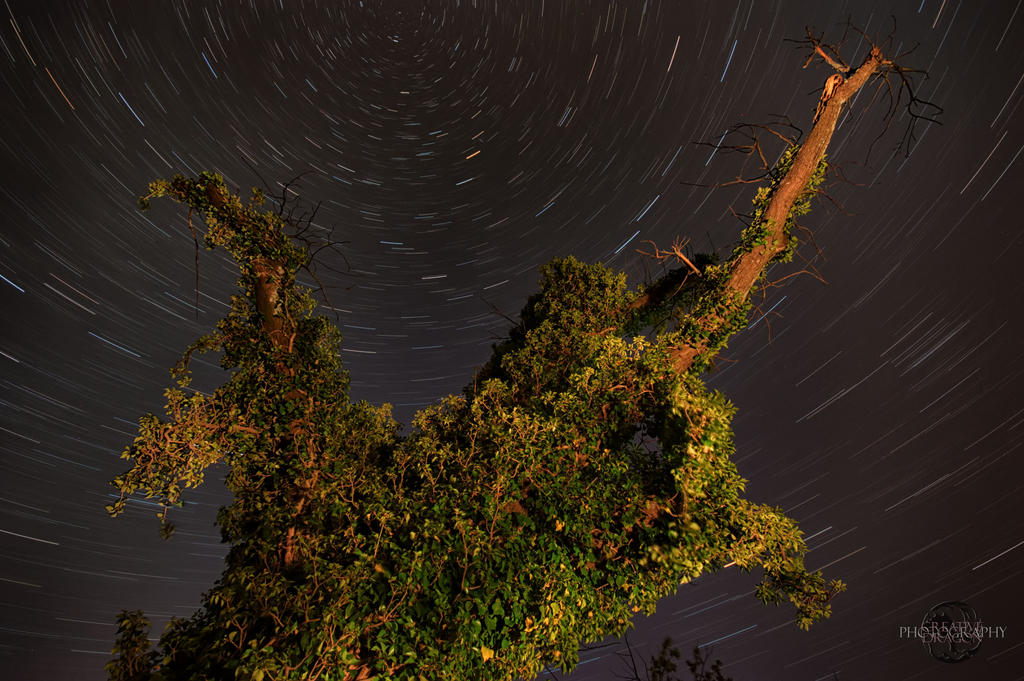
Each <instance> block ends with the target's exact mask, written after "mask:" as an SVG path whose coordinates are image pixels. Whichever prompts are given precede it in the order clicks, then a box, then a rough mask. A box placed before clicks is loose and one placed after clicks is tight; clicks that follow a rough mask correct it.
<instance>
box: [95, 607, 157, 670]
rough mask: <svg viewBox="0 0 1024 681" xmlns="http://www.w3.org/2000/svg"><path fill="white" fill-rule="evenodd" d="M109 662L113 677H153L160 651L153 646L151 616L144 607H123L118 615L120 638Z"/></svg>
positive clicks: (118, 633)
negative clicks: (151, 648) (148, 616)
mask: <svg viewBox="0 0 1024 681" xmlns="http://www.w3.org/2000/svg"><path fill="white" fill-rule="evenodd" d="M111 652H112V653H113V654H114V655H116V656H117V657H116V658H115V659H113V660H111V661H110V662H108V663H107V672H108V673H109V675H110V681H149V679H151V678H152V672H153V669H154V668H155V667H156V666H157V662H158V660H159V658H160V655H159V654H158V653H157V652H156V651H155V650H150V646H149V620H148V619H146V618H145V617H144V616H143V614H142V611H141V610H122V611H121V614H120V615H119V616H118V618H117V639H116V641H115V643H114V649H113V651H111Z"/></svg>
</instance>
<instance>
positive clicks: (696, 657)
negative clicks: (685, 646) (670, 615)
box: [619, 637, 732, 681]
mask: <svg viewBox="0 0 1024 681" xmlns="http://www.w3.org/2000/svg"><path fill="white" fill-rule="evenodd" d="M624 638H625V643H626V652H624V653H619V656H620V657H622V658H623V659H624V660H625V661H626V663H627V664H628V665H629V668H628V670H627V675H626V676H619V678H620V679H623V681H683V679H681V678H680V677H678V676H676V675H675V672H677V671H679V664H678V660H679V649H678V648H676V647H674V646H673V645H672V639H671V638H667V637H666V638H665V639H664V640H662V642H661V648H660V649H659V650H658V654H657V655H652V656H651V662H650V664H649V665H648V664H646V663H645V662H643V661H641V663H640V665H637V659H636V655H635V654H634V652H633V646H632V645H630V643H629V638H628V637H624ZM710 654H711V651H710V650H708V651H707V652H705V651H702V650H701V649H700V646H699V645H696V646H694V647H693V659H692V660H686V661H685V664H686V668H687V669H688V670H689V671H690V674H691V675H692V676H693V681H732V677H729V676H726V675H725V673H724V672H723V671H722V661H721V660H715V661H714V663H711V658H710V657H709V656H710ZM708 664H711V667H710V668H708ZM641 666H642V667H643V672H642V676H641V671H640V667H641Z"/></svg>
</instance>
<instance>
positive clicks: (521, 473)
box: [108, 42, 902, 681]
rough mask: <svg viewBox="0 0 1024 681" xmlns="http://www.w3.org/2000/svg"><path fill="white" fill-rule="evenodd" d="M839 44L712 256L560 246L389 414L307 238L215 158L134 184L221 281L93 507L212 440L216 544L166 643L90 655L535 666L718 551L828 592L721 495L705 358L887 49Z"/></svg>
mask: <svg viewBox="0 0 1024 681" xmlns="http://www.w3.org/2000/svg"><path fill="white" fill-rule="evenodd" d="M814 48H815V50H816V52H820V53H821V54H822V55H825V56H828V55H827V54H826V53H825V51H823V50H822V46H821V44H820V43H817V42H815V44H814ZM832 61H835V60H834V59H833V60H832ZM833 66H835V67H836V68H837V69H838V70H840V72H841V73H842V77H841V78H840V81H841V82H839V83H838V84H837V82H836V81H835V80H833V81H832V88H831V90H830V94H829V96H828V97H827V98H824V99H823V103H822V105H821V106H820V110H819V112H818V115H817V118H816V122H815V123H814V127H813V129H812V130H811V132H810V134H809V135H808V136H807V138H806V140H804V142H803V144H801V145H797V144H791V145H790V146H789V148H788V149H787V150H786V151H785V153H783V154H782V156H781V158H780V160H779V161H778V162H777V163H776V164H775V165H774V166H773V167H771V168H768V169H766V170H767V172H766V179H765V183H764V184H763V186H762V187H761V188H760V189H759V190H758V191H757V195H756V197H755V200H754V212H753V216H752V220H751V223H750V225H749V226H748V227H747V229H746V230H744V231H743V234H742V237H741V240H740V243H739V246H738V247H737V248H736V250H735V251H734V253H733V255H732V257H731V258H729V259H728V260H727V261H725V262H723V263H721V264H717V263H714V262H713V261H712V260H711V259H710V258H703V259H701V258H696V257H695V258H693V259H692V260H691V259H689V258H687V257H686V256H685V255H684V254H683V253H682V252H681V251H678V249H677V252H678V254H679V256H680V258H681V259H682V260H683V261H685V262H683V265H681V266H680V267H678V268H676V269H674V270H671V271H670V272H669V273H667V274H666V275H665V276H663V277H662V278H660V279H658V280H656V281H654V282H653V283H652V284H651V285H649V286H639V287H633V288H631V287H629V286H627V283H626V277H625V275H624V274H622V273H617V272H614V271H611V270H610V269H608V268H606V267H604V266H602V265H590V264H584V263H581V262H579V261H577V260H575V259H574V258H572V257H568V258H564V259H559V260H555V261H552V262H550V263H548V264H547V265H544V266H543V267H542V268H541V277H540V291H539V292H538V293H536V294H535V295H533V296H531V297H530V298H529V300H528V301H527V303H526V306H525V307H524V308H523V311H522V314H521V319H520V323H519V324H518V325H517V326H516V327H515V328H513V329H512V330H511V332H510V334H509V337H508V339H507V340H506V341H504V342H502V343H500V344H498V345H497V346H495V348H494V353H493V356H492V357H491V359H490V360H489V361H488V363H487V364H486V365H485V366H484V367H483V368H482V369H481V370H480V371H479V372H478V374H477V375H476V376H475V378H474V380H473V381H472V382H471V383H470V384H469V385H468V386H467V387H466V388H465V389H464V391H463V392H462V394H460V395H452V396H448V397H447V398H445V399H444V400H442V401H441V402H440V403H439V404H436V405H434V406H431V407H428V408H426V409H424V410H422V411H421V412H419V414H418V415H417V416H416V418H415V420H414V423H413V431H412V433H411V434H410V435H408V436H406V437H400V436H399V434H398V425H397V423H396V422H395V421H394V420H393V419H392V417H391V414H390V407H389V405H387V404H384V405H381V406H374V405H370V404H367V403H366V402H351V401H350V400H349V398H348V377H347V374H346V373H345V372H344V371H343V370H342V368H341V365H340V361H339V347H340V346H339V341H340V333H339V332H338V330H337V329H336V328H335V327H334V326H333V325H332V324H331V323H330V322H329V321H328V320H327V319H326V318H324V317H320V316H316V315H315V314H314V309H315V306H316V305H315V301H314V299H313V297H312V295H311V294H310V293H309V291H308V290H306V289H304V288H303V287H302V286H300V285H298V284H297V283H296V273H297V272H298V271H299V270H300V269H301V268H303V267H307V266H309V264H310V262H311V252H310V249H309V248H308V247H307V246H306V245H304V244H303V243H302V241H301V240H300V239H296V238H294V236H295V234H294V230H293V229H291V227H293V226H294V224H293V221H290V220H288V219H287V218H286V216H284V215H282V212H281V211H278V212H274V211H271V210H264V209H263V204H264V198H265V197H264V196H263V194H262V192H260V191H259V190H254V192H253V196H252V199H251V200H250V201H248V202H243V201H242V199H241V198H240V197H239V196H237V195H235V194H233V193H231V192H230V191H229V189H228V188H227V186H226V185H225V182H224V180H223V178H222V177H220V176H219V175H216V174H212V173H201V174H200V175H199V176H198V177H195V178H185V177H181V176H177V177H175V178H173V179H171V180H161V181H157V182H154V183H153V184H151V185H150V187H149V193H148V194H147V195H146V196H145V197H144V198H143V199H141V201H140V203H141V205H142V207H143V208H145V207H146V206H147V205H148V202H149V201H150V200H151V199H153V198H158V197H170V198H172V199H174V200H175V201H177V202H179V203H181V204H183V205H185V206H186V207H188V209H189V218H190V224H191V218H192V216H193V214H199V215H201V216H203V218H204V220H205V225H206V229H205V232H204V234H203V239H204V241H205V244H206V246H207V247H208V248H224V249H225V250H226V251H227V252H228V253H229V254H230V255H231V256H232V257H233V258H234V259H235V260H236V261H237V263H238V267H239V279H238V286H239V291H238V293H237V294H236V295H234V296H233V297H232V306H231V311H230V312H229V313H228V314H227V316H225V317H224V318H223V319H222V320H220V322H219V323H218V324H217V328H216V330H215V331H214V332H212V333H210V334H208V335H205V336H203V337H201V338H199V339H198V340H197V341H196V342H195V343H194V344H193V345H192V346H190V347H189V348H188V349H187V350H186V352H185V353H184V356H183V357H182V360H181V362H179V364H178V365H177V366H176V367H175V369H174V370H173V371H172V374H173V376H174V377H175V378H176V380H177V385H176V387H173V388H170V389H168V390H167V391H166V393H165V394H166V414H165V415H164V416H163V417H157V416H155V415H152V414H149V415H146V416H144V417H142V418H141V420H140V425H139V432H138V436H137V437H136V438H135V440H134V442H133V443H132V444H131V445H130V446H129V447H128V448H127V449H126V451H125V453H124V457H125V458H127V459H131V460H133V461H134V463H133V466H132V468H131V469H130V470H129V471H127V472H126V473H125V474H123V475H121V476H119V477H117V478H116V479H115V480H114V485H115V486H116V487H117V488H118V490H119V491H120V498H119V499H118V501H116V502H115V503H114V504H113V505H112V506H110V507H108V510H109V512H110V513H111V514H112V515H115V516H116V515H117V514H119V513H120V512H121V511H122V510H123V509H124V508H125V504H126V503H127V502H128V501H129V500H130V499H131V498H132V497H133V496H137V495H141V496H144V497H146V498H156V499H158V500H159V501H160V502H161V503H162V504H163V509H164V510H163V512H162V513H161V514H160V516H161V529H162V533H163V534H164V535H165V536H170V534H171V530H172V527H171V525H170V523H169V522H168V519H167V509H168V508H169V507H173V506H176V505H180V503H181V499H182V494H183V492H184V490H186V489H188V488H191V487H195V486H197V485H199V484H200V483H202V481H203V476H204V471H205V470H206V469H207V468H208V467H209V466H210V465H211V464H213V463H215V462H221V461H223V462H226V463H227V465H228V468H229V473H228V476H227V480H226V484H227V487H228V489H229V490H230V491H231V493H232V495H233V502H232V503H231V504H230V505H229V506H226V507H224V508H222V509H221V510H220V512H219V514H218V519H217V522H218V524H219V526H220V528H221V532H222V537H223V540H224V541H225V542H226V543H228V544H229V545H230V550H229V552H228V555H227V558H226V560H225V569H224V572H223V574H222V575H221V577H220V579H219V580H218V581H217V583H216V584H215V585H214V586H213V588H212V589H211V590H210V591H208V592H207V593H206V594H205V595H204V596H203V605H202V609H200V610H199V611H198V612H196V613H195V614H194V615H193V616H192V617H190V618H188V619H181V620H173V621H172V622H171V623H170V624H169V625H168V628H167V630H166V631H165V632H164V634H163V635H162V637H161V638H160V642H159V647H160V653H159V655H157V656H153V657H152V658H151V657H149V656H148V655H149V654H148V653H144V652H143V651H142V650H140V649H139V646H138V642H139V640H141V639H140V636H141V637H144V635H145V622H144V620H143V619H142V616H141V613H125V614H124V615H123V616H122V618H121V620H120V625H121V634H120V638H119V643H118V648H117V649H115V652H118V653H119V656H118V657H117V658H116V659H115V660H114V661H113V662H112V663H111V665H110V670H111V671H110V673H111V678H112V679H117V678H131V679H145V678H153V679H166V680H171V679H253V680H255V681H260V680H261V679H339V680H340V679H345V680H349V681H361V680H364V679H371V678H381V679H384V678H394V679H436V678H469V679H512V678H517V677H530V676H532V675H533V674H535V673H536V672H537V671H538V670H539V668H540V666H541V665H542V664H543V663H554V664H559V665H560V666H562V668H563V669H570V668H572V667H573V666H574V665H575V664H576V663H577V661H578V649H579V645H580V643H581V642H586V641H593V640H598V639H601V638H603V637H605V636H607V635H609V634H611V635H620V634H622V632H623V631H625V629H626V628H627V627H628V625H629V623H630V619H631V618H632V617H633V616H634V614H635V613H637V612H641V611H643V612H652V611H653V610H654V608H655V606H656V604H657V602H658V600H659V599H661V598H662V597H664V596H666V595H668V594H670V593H672V592H674V591H675V589H676V588H677V587H678V586H679V585H680V584H681V583H684V582H687V581H689V580H691V579H694V578H696V577H697V576H699V575H701V574H702V573H704V572H708V571H715V570H719V569H721V568H723V567H726V566H729V565H737V566H739V567H740V568H742V569H744V570H750V569H752V568H754V567H761V568H763V570H764V577H763V580H762V582H761V584H760V585H759V586H758V589H757V595H758V596H759V597H760V598H761V599H762V600H764V601H765V602H767V603H779V602H782V601H784V600H789V601H791V602H792V603H793V604H794V605H795V606H796V609H797V621H798V624H799V625H800V626H801V627H804V628H806V627H808V626H809V625H810V624H811V623H812V622H814V621H815V620H818V619H821V618H823V617H827V616H828V615H829V612H830V605H829V601H830V599H831V598H832V597H833V596H835V594H837V593H838V592H839V591H841V590H842V589H843V588H844V586H843V584H842V583H841V582H838V581H835V580H833V581H831V582H826V580H825V578H824V577H823V576H822V575H821V574H820V573H818V572H813V573H812V572H809V571H807V570H806V568H805V567H804V564H803V556H804V553H805V552H806V545H805V544H804V541H803V539H802V535H801V533H800V531H799V529H798V528H797V526H796V524H795V522H794V521H793V520H791V519H789V518H787V517H786V516H785V515H784V514H783V512H782V511H781V510H780V509H777V508H772V507H769V506H765V505H759V504H755V503H753V502H751V501H748V500H746V499H744V498H742V497H741V493H742V491H743V488H744V480H743V479H742V478H741V477H740V475H739V473H738V471H737V469H736V467H735V465H734V464H733V463H732V462H731V461H730V455H731V454H732V452H733V444H732V433H731V430H730V418H731V417H732V415H733V411H734V410H733V407H732V405H731V404H730V403H729V402H728V400H727V399H726V398H725V397H724V396H723V395H721V394H719V393H717V392H713V391H710V390H709V389H708V388H707V387H706V386H705V385H704V384H703V382H702V381H701V379H700V374H701V373H702V372H704V371H705V370H706V369H707V368H708V367H709V366H710V363H711V361H712V360H713V358H714V357H715V355H716V353H717V352H718V351H719V350H720V349H721V348H722V347H723V346H724V345H725V343H726V341H727V339H728V338H729V336H730V335H731V334H732V333H734V332H735V331H736V330H737V329H739V328H742V326H743V325H744V323H745V319H746V314H747V312H748V310H749V308H750V301H749V297H750V293H751V291H752V290H755V289H756V288H757V286H758V283H759V282H761V281H762V280H763V276H764V271H765V268H766V267H767V266H768V265H769V264H770V263H773V262H778V261H784V260H788V259H789V258H790V257H791V256H792V253H793V249H794V246H795V239H794V238H793V236H792V234H791V232H792V229H793V227H794V225H795V220H796V219H797V218H798V217H799V216H800V215H802V214H803V213H805V212H806V211H807V210H808V208H809V204H810V201H811V199H812V198H813V197H814V195H815V193H816V192H817V189H818V186H819V184H820V183H821V181H822V179H823V178H824V175H825V169H826V163H825V159H824V154H825V150H826V148H827V146H828V144H829V141H830V139H831V137H832V133H833V130H834V129H835V126H836V122H837V120H838V117H839V114H840V111H841V110H842V108H843V106H844V105H845V104H846V102H847V101H848V100H849V99H850V97H851V96H852V95H853V94H854V93H856V92H857V91H858V90H859V89H860V88H861V87H862V86H864V84H865V83H866V82H868V80H869V79H870V78H871V77H872V76H874V75H876V74H878V73H899V74H900V75H901V76H902V73H901V72H900V71H899V70H898V67H896V66H895V65H894V64H893V62H892V61H891V60H888V59H886V58H885V57H884V56H883V54H882V51H881V49H879V48H877V47H875V48H874V49H872V50H871V52H870V54H869V55H868V57H867V58H866V59H865V60H864V62H863V63H862V64H861V65H860V66H859V67H857V68H856V69H846V70H845V71H843V70H842V64H841V63H839V62H836V63H834V64H833ZM697 263H699V266H698V264H697ZM207 351H220V352H221V353H222V358H221V365H222V366H223V367H224V368H225V369H227V370H228V371H229V372H230V378H229V379H228V380H227V382H226V383H225V384H224V385H222V386H221V387H220V388H218V389H217V390H216V391H214V392H213V393H212V394H210V395H205V394H202V393H199V392H196V391H191V390H190V389H189V370H188V365H189V360H190V358H191V356H192V355H193V354H194V353H195V352H207ZM140 632H141V633H140ZM157 658H159V660H158V661H156V660H157ZM140 660H144V661H147V664H148V665H149V666H148V668H146V669H144V670H142V671H140V670H139V669H138V668H137V666H138V662H139V661H140Z"/></svg>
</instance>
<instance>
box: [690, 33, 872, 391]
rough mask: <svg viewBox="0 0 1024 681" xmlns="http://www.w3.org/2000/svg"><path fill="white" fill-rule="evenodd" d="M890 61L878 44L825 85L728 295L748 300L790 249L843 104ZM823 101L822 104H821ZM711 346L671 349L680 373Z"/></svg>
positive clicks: (736, 262)
mask: <svg viewBox="0 0 1024 681" xmlns="http://www.w3.org/2000/svg"><path fill="white" fill-rule="evenodd" d="M887 63H888V62H887V60H886V59H885V58H884V57H883V56H882V51H881V50H880V49H879V48H878V47H874V48H873V49H872V50H871V52H870V53H869V54H868V56H867V58H866V59H865V60H864V63H862V64H861V65H860V67H859V68H857V69H856V70H855V71H853V73H852V74H850V76H849V78H847V79H846V80H845V81H844V82H842V83H841V84H840V85H839V86H838V87H835V88H834V89H832V91H831V96H829V89H831V88H829V89H826V90H825V93H824V94H823V96H822V100H821V102H820V104H819V115H818V116H817V118H816V121H815V123H814V127H813V128H811V132H810V134H809V135H807V139H806V140H805V141H804V143H803V145H801V147H800V149H799V150H798V151H797V154H796V158H795V159H794V161H793V165H792V167H791V168H790V169H789V171H788V172H787V173H786V175H785V176H784V177H783V178H782V180H781V182H780V183H779V186H778V189H777V190H776V192H775V194H774V195H773V197H772V200H771V202H770V203H769V205H768V208H767V210H766V211H765V213H764V218H763V219H764V220H765V222H766V223H767V225H768V227H769V230H770V231H769V236H768V238H767V239H766V240H765V243H764V244H763V245H760V246H755V247H754V248H753V249H752V250H751V251H749V252H747V253H743V254H741V255H739V256H737V257H736V258H734V259H733V261H732V272H731V274H730V275H729V278H728V279H727V280H726V283H725V284H724V285H723V287H722V291H721V293H722V295H723V296H728V297H731V296H735V295H737V294H738V295H739V296H740V300H746V298H747V297H748V296H749V295H750V291H751V290H752V288H753V286H754V284H755V282H757V280H758V278H759V277H760V276H761V274H762V272H764V269H765V267H766V266H767V265H768V263H769V262H770V261H771V259H772V258H773V257H775V256H776V255H778V254H779V253H781V252H782V251H784V250H785V249H786V247H787V246H788V243H789V242H788V238H787V237H786V234H785V226H786V221H787V219H788V217H789V213H790V211H791V210H792V208H793V204H794V203H795V202H796V201H797V199H799V198H800V195H801V194H802V193H803V191H804V189H805V188H806V187H807V185H808V183H809V182H810V180H811V178H812V176H813V175H814V172H815V170H817V168H818V164H819V163H821V160H822V158H824V156H825V150H826V149H828V145H829V143H830V142H831V141H832V134H833V133H834V132H835V129H836V124H837V123H838V122H839V114H840V113H841V112H842V108H843V105H844V104H846V102H847V101H849V99H850V98H851V97H852V96H853V95H854V94H856V93H857V91H858V90H860V88H861V87H863V86H864V84H865V83H867V82H868V80H869V79H870V78H871V76H872V75H874V74H875V73H876V72H877V71H878V69H879V67H881V66H883V65H885V64H887ZM833 78H834V76H833ZM829 85H831V83H830V84H829ZM822 104H823V105H824V107H823V108H821V105H822ZM701 321H702V326H704V328H707V329H713V328H716V326H718V325H720V324H721V323H722V320H714V319H704V320H701ZM706 349H707V348H706V347H705V346H703V345H698V346H696V347H694V346H691V345H686V344H682V345H679V346H676V347H674V348H672V350H671V354H672V360H673V365H674V367H675V369H676V370H677V371H679V372H680V373H682V372H685V371H687V370H688V369H689V368H690V367H691V366H692V365H693V362H694V360H695V359H696V358H697V356H698V355H699V354H700V353H701V352H703V351H704V350H706Z"/></svg>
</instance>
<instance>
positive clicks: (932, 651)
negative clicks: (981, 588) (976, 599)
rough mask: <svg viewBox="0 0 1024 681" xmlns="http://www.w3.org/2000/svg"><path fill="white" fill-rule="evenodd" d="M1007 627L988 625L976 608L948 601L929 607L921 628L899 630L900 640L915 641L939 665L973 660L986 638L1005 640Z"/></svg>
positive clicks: (901, 628)
mask: <svg viewBox="0 0 1024 681" xmlns="http://www.w3.org/2000/svg"><path fill="white" fill-rule="evenodd" d="M1005 635H1006V627H993V626H987V625H985V624H983V623H982V621H981V619H979V618H978V614H977V613H976V612H975V611H974V608H972V607H971V606H969V605H967V604H966V603H962V602H960V601H946V602H945V603H939V604H938V605H936V606H934V607H932V608H930V609H929V610H928V612H926V613H925V615H924V619H923V620H921V625H920V626H917V627H900V638H914V639H917V640H919V641H920V642H921V644H922V645H923V646H924V648H925V650H926V651H927V652H928V654H929V655H931V656H932V657H933V658H935V659H936V660H939V661H940V662H950V663H955V662H963V661H965V660H968V659H970V658H971V657H972V656H973V655H974V654H975V653H976V652H978V649H979V648H980V647H981V642H982V641H983V640H984V639H986V638H1003V637H1004V636H1005Z"/></svg>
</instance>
